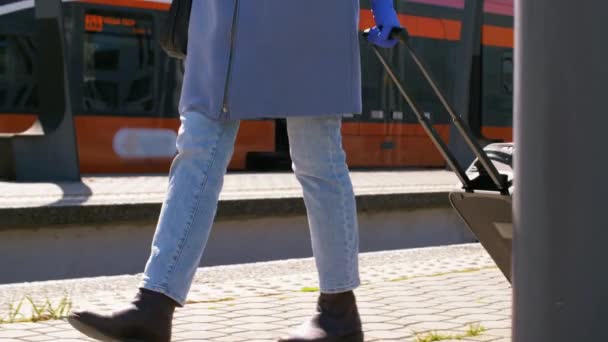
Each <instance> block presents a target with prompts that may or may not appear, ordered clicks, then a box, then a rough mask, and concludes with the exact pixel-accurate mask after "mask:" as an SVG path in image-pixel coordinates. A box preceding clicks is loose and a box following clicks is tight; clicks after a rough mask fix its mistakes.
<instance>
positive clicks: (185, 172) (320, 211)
mask: <svg viewBox="0 0 608 342" xmlns="http://www.w3.org/2000/svg"><path fill="white" fill-rule="evenodd" d="M340 126H341V119H340V117H337V116H326V117H293V118H288V119H287V131H288V135H289V142H290V146H291V147H290V153H291V157H292V161H293V165H292V167H293V170H294V173H295V175H296V177H297V179H298V181H299V182H300V184H301V186H302V190H303V195H304V202H305V204H306V210H307V213H308V223H309V227H310V233H311V240H312V249H313V254H314V257H315V262H316V266H317V271H318V275H319V283H320V284H319V287H320V290H321V292H323V293H337V292H344V291H348V290H352V289H354V288H356V287H357V286H359V284H360V280H359V265H358V264H359V262H358V253H359V235H358V223H357V210H356V204H355V196H354V193H353V187H352V184H351V180H350V175H349V171H348V167H347V165H346V156H345V153H344V150H343V149H342V137H341V131H340ZM238 128H239V121H215V120H212V119H209V118H207V117H206V116H205V115H202V114H200V113H196V112H190V113H184V114H183V115H182V116H181V127H180V129H179V134H178V138H177V151H178V154H177V156H176V157H175V159H174V161H173V164H172V165H171V170H170V173H169V187H168V193H167V195H166V198H165V201H164V203H163V206H162V209H161V213H160V218H159V222H158V226H157V227H156V232H155V235H154V239H153V241H152V250H151V254H150V258H149V259H148V262H147V264H146V268H145V271H144V277H143V281H142V284H141V287H144V288H146V289H149V290H152V291H157V292H161V293H163V294H165V295H167V296H169V297H171V298H172V299H174V300H175V301H176V302H178V303H179V304H180V305H184V303H185V301H186V297H187V294H188V292H189V290H190V286H191V284H192V280H193V278H194V274H195V272H196V269H197V267H198V266H199V264H200V259H201V256H202V254H203V250H204V248H205V245H206V243H207V239H208V237H209V233H210V231H211V226H212V224H213V220H214V218H215V214H216V210H217V202H218V197H219V194H220V191H221V189H222V185H223V180H224V174H225V173H226V168H227V166H228V163H229V162H230V159H231V158H232V153H233V150H234V142H235V139H236V135H237V132H238ZM268 248H272V246H268Z"/></svg>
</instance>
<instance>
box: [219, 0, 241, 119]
mask: <svg viewBox="0 0 608 342" xmlns="http://www.w3.org/2000/svg"><path fill="white" fill-rule="evenodd" d="M234 1H235V4H234V13H233V15H232V27H231V30H230V54H229V56H228V70H227V71H226V83H225V85H224V100H223V102H222V116H223V118H224V119H228V118H229V117H230V112H229V110H230V108H228V89H229V86H230V79H231V76H232V60H233V58H234V48H235V45H236V28H237V23H238V20H237V19H238V11H239V0H234Z"/></svg>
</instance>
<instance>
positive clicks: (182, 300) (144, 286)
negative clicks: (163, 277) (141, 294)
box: [139, 281, 186, 308]
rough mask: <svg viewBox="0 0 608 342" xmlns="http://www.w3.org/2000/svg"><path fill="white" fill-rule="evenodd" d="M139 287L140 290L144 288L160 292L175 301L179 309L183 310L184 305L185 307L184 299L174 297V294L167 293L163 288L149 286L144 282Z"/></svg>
mask: <svg viewBox="0 0 608 342" xmlns="http://www.w3.org/2000/svg"><path fill="white" fill-rule="evenodd" d="M139 287H142V288H144V289H146V290H150V291H155V292H160V293H162V294H164V295H165V296H167V297H169V298H171V299H173V301H175V302H176V303H177V304H178V306H179V307H180V308H183V307H184V305H186V298H182V297H180V296H178V295H176V294H174V293H171V291H169V290H168V289H167V288H166V287H164V286H158V285H154V284H150V283H147V282H145V281H142V282H141V283H140V284H139Z"/></svg>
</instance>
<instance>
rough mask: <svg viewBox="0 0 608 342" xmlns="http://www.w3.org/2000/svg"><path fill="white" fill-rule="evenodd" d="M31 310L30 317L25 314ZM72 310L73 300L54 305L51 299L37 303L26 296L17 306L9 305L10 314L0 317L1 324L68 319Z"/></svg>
mask: <svg viewBox="0 0 608 342" xmlns="http://www.w3.org/2000/svg"><path fill="white" fill-rule="evenodd" d="M24 305H25V306H24ZM28 308H29V309H30V310H29V312H30V315H29V316H27V315H26V314H24V313H23V311H24V310H25V309H28ZM71 309H72V300H71V299H70V298H69V297H63V298H62V299H61V300H60V301H59V303H57V304H56V305H53V304H52V303H51V301H50V300H49V299H47V300H46V301H45V302H44V303H42V304H39V303H36V302H35V301H34V300H33V299H32V298H31V297H29V296H25V297H24V298H22V299H21V300H20V301H19V302H18V303H17V304H14V303H9V304H8V314H7V315H6V317H0V324H7V323H28V322H40V321H49V320H54V319H61V318H64V317H66V316H67V315H68V314H69V313H70V310H71Z"/></svg>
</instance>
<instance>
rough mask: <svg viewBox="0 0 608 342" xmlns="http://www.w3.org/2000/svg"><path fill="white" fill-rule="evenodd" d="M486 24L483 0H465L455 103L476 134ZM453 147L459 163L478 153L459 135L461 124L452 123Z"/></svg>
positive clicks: (478, 119) (451, 138)
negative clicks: (483, 28) (472, 150)
mask: <svg viewBox="0 0 608 342" xmlns="http://www.w3.org/2000/svg"><path fill="white" fill-rule="evenodd" d="M482 25H483V0H466V1H465V7H464V15H463V18H462V32H461V39H460V56H459V57H460V59H459V60H460V63H458V64H457V65H458V68H459V69H458V72H457V74H456V75H457V77H456V83H455V84H456V86H455V89H454V101H453V102H454V106H455V108H456V111H457V112H458V113H460V115H461V117H462V120H463V121H464V122H465V123H467V125H468V126H470V127H471V129H472V131H473V134H474V135H475V136H479V135H480V127H479V125H480V118H479V116H481V109H480V108H479V101H480V98H479V97H480V96H481V94H479V93H480V89H481V77H480V76H481V27H482ZM449 146H450V149H451V150H452V151H453V153H454V154H455V155H456V159H457V160H458V161H459V162H460V165H469V164H471V163H472V162H473V159H474V158H475V156H474V155H473V153H471V150H470V149H469V148H468V146H467V143H466V142H465V141H464V139H463V138H462V137H461V136H460V134H459V132H458V128H457V127H456V126H455V125H452V127H451V132H450V143H449Z"/></svg>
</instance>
